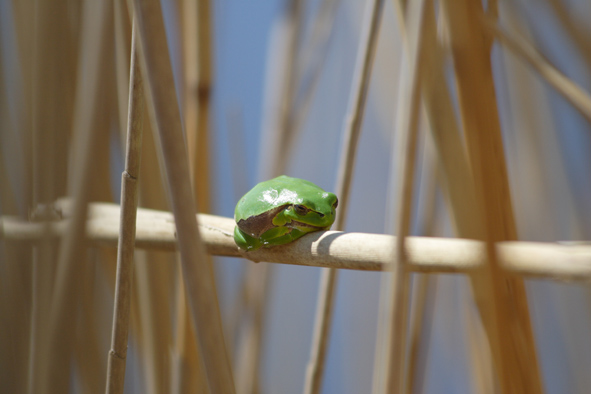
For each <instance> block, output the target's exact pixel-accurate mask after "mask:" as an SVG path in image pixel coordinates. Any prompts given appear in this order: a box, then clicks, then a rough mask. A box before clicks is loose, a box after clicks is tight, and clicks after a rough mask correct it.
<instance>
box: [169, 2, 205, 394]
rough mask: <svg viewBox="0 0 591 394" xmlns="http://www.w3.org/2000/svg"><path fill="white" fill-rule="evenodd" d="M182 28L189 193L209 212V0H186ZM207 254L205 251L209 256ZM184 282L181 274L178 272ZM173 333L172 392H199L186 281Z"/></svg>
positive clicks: (199, 370)
mask: <svg viewBox="0 0 591 394" xmlns="http://www.w3.org/2000/svg"><path fill="white" fill-rule="evenodd" d="M179 5H180V6H181V7H182V10H183V11H182V17H181V18H180V22H181V28H182V31H181V33H182V36H181V37H182V38H181V41H182V48H183V50H182V53H181V55H182V63H183V76H184V83H183V88H182V89H183V102H182V105H183V115H184V120H185V130H186V132H185V134H186V137H187V146H188V152H189V163H190V170H191V181H192V182H193V192H194V194H195V196H196V199H197V201H198V204H199V205H198V206H197V210H198V211H199V212H209V211H210V195H209V191H210V190H211V187H210V181H209V109H210V100H211V90H212V88H211V85H212V79H213V78H212V74H213V71H212V48H211V47H212V43H213V36H212V28H211V11H210V8H211V4H210V1H209V0H205V1H201V0H184V1H182V2H179ZM208 258H209V256H208ZM178 278H179V279H180V281H181V283H182V274H180V272H179V275H178ZM176 293H177V294H176V296H175V300H176V335H175V350H174V353H173V357H174V363H173V366H172V368H171V374H172V379H171V382H172V388H171V392H172V393H184V392H191V393H197V392H203V391H206V390H207V383H206V379H205V376H204V375H203V366H202V365H200V362H201V360H200V359H199V354H198V352H199V350H198V348H197V342H196V340H195V337H194V335H193V329H192V327H191V320H190V318H189V314H190V311H189V309H188V308H189V307H188V303H187V299H186V294H187V293H186V291H185V286H184V285H179V286H177V288H176Z"/></svg>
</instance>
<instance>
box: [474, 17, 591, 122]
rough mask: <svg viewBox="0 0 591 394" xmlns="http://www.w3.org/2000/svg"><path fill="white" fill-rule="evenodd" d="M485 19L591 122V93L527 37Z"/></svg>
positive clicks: (504, 40)
mask: <svg viewBox="0 0 591 394" xmlns="http://www.w3.org/2000/svg"><path fill="white" fill-rule="evenodd" d="M484 21H485V22H484V23H485V25H486V27H487V28H488V29H489V30H490V31H491V32H492V33H493V34H494V36H495V37H496V38H498V39H499V40H500V42H501V43H503V45H505V46H507V47H508V48H509V49H510V50H511V51H512V52H513V53H515V54H516V55H517V56H518V57H519V58H521V59H523V60H525V61H526V62H527V63H528V64H529V65H530V66H531V67H533V68H534V70H536V71H537V72H538V73H539V74H540V76H542V77H543V78H544V80H545V81H546V82H548V84H550V86H552V87H553V88H554V89H556V91H557V92H558V93H560V94H562V96H563V97H564V98H565V99H567V100H568V102H570V103H571V104H572V105H573V107H575V108H576V109H577V110H578V111H579V113H580V114H581V115H583V116H584V117H585V118H586V119H587V121H589V122H591V95H589V93H587V92H585V91H584V90H583V89H581V87H580V86H579V85H577V84H576V83H574V82H573V81H572V80H570V79H569V78H568V77H566V76H565V75H564V74H562V73H561V72H560V71H558V70H557V69H556V68H555V67H554V66H553V65H552V64H550V63H549V62H548V60H546V59H545V58H544V57H543V56H542V55H541V54H540V53H539V52H538V50H537V49H536V48H535V47H534V46H533V45H531V44H530V43H529V42H528V41H527V40H526V39H525V38H523V37H521V36H519V35H517V34H510V33H508V32H506V31H505V30H504V29H503V28H502V27H501V26H499V24H498V23H497V22H496V21H494V20H492V19H490V18H484Z"/></svg>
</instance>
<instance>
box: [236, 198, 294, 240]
mask: <svg viewBox="0 0 591 394" xmlns="http://www.w3.org/2000/svg"><path fill="white" fill-rule="evenodd" d="M288 205H290V204H285V205H281V206H279V207H277V208H273V209H270V210H268V211H267V212H263V213H261V214H260V215H256V216H251V217H249V218H246V219H241V220H239V221H238V222H237V223H236V224H237V225H238V228H239V229H240V230H242V231H244V232H245V233H247V234H248V235H250V236H251V237H254V238H260V236H261V235H262V234H264V233H265V231H267V230H270V229H272V228H273V227H277V226H275V225H274V224H273V218H274V217H275V216H277V214H278V213H279V212H281V211H282V210H283V209H285V207H287V206H288Z"/></svg>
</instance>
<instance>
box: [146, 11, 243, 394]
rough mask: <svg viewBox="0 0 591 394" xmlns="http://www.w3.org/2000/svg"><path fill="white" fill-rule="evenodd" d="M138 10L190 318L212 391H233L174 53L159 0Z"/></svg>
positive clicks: (150, 104) (150, 101) (151, 113)
mask: <svg viewBox="0 0 591 394" xmlns="http://www.w3.org/2000/svg"><path fill="white" fill-rule="evenodd" d="M134 11H135V15H136V18H137V26H138V34H139V38H140V46H141V49H142V55H143V57H142V71H143V75H144V78H145V79H146V81H147V83H146V91H147V93H148V94H147V96H148V97H149V99H148V104H149V105H148V108H149V111H150V115H151V119H152V124H153V125H154V126H155V129H156V130H157V132H158V136H159V141H160V145H161V148H162V154H163V159H164V167H165V170H166V176H167V180H168V189H169V192H170V197H171V202H172V210H173V213H174V218H175V223H176V227H177V235H178V244H179V250H180V254H181V266H182V270H183V279H184V281H185V286H186V290H187V296H188V299H189V306H190V311H191V320H192V322H193V326H194V327H195V330H196V334H197V338H198V342H199V344H200V349H201V358H202V360H203V364H204V366H205V372H206V376H207V380H208V383H209V387H210V390H211V391H212V392H215V393H234V392H235V389H234V382H233V377H232V371H231V368H230V363H229V361H228V358H227V355H226V349H225V344H224V337H223V332H222V324H221V318H220V311H219V306H218V301H217V293H216V287H215V278H214V273H213V267H212V265H211V263H210V262H209V261H208V259H207V258H206V256H205V249H204V246H203V244H202V242H201V239H200V237H199V230H198V227H197V222H196V220H195V201H194V197H193V191H192V187H191V182H190V174H189V163H188V159H187V152H186V150H185V146H184V142H183V141H184V137H183V130H182V123H181V118H180V112H179V106H178V102H177V98H176V92H175V90H174V79H173V74H172V68H171V65H170V60H169V59H168V57H166V56H162V54H163V53H164V54H166V53H169V52H168V44H167V42H166V32H165V28H164V21H163V19H162V11H161V6H160V2H159V1H158V0H149V1H140V0H136V1H135V2H134Z"/></svg>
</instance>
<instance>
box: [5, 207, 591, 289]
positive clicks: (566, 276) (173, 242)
mask: <svg viewBox="0 0 591 394" xmlns="http://www.w3.org/2000/svg"><path fill="white" fill-rule="evenodd" d="M59 206H60V208H61V209H62V211H63V212H64V215H66V217H68V216H70V215H71V213H72V212H71V208H69V207H68V204H66V203H64V202H61V203H60V204H59ZM198 221H199V227H200V230H201V234H202V238H203V241H204V243H205V245H206V247H207V252H208V253H209V254H213V255H217V256H228V257H244V258H246V259H248V260H251V261H254V262H261V261H265V262H270V263H280V264H293V265H302V266H308V267H328V268H337V269H352V270H361V271H387V270H388V268H387V267H388V265H390V264H391V263H392V256H391V253H390V252H391V245H392V243H393V242H395V240H394V237H392V236H389V235H384V234H370V233H348V232H341V231H321V232H315V233H310V234H308V235H306V236H305V237H302V239H301V240H298V241H297V242H294V243H293V244H290V245H285V246H279V247H274V248H270V249H259V250H257V251H254V252H244V251H241V250H240V249H239V248H238V247H237V246H236V243H235V242H234V238H233V230H234V226H235V225H236V223H235V222H234V220H233V219H232V218H226V217H221V216H215V215H206V214H199V215H198ZM44 226H46V225H45V224H41V223H28V222H22V221H20V220H19V219H17V218H13V217H6V216H5V217H2V218H1V220H0V239H5V240H7V241H17V240H18V241H29V242H34V243H37V242H38V240H39V239H40V238H41V237H42V236H43V227H44ZM67 226H68V223H67V221H61V222H57V223H54V224H50V225H47V227H48V231H50V234H51V236H55V237H58V236H61V235H63V234H64V232H65V230H66V228H67ZM86 229H87V230H86V231H87V237H88V239H89V241H90V242H93V243H94V244H95V245H97V246H100V245H103V246H105V247H115V246H116V245H117V242H118V236H119V206H118V205H115V204H110V203H93V204H90V207H89V220H88V222H87V225H86ZM135 241H136V247H137V248H140V249H146V250H153V251H173V250H176V248H177V246H178V245H177V238H176V233H175V225H174V217H173V215H172V214H171V213H170V212H163V211H155V210H151V209H144V208H139V209H138V216H137V228H136V240H135ZM495 247H496V250H497V255H498V261H499V263H500V265H501V267H502V268H503V269H504V270H506V271H507V272H508V273H511V274H514V275H516V276H524V277H531V278H540V279H550V280H556V281H572V282H591V244H589V242H585V241H581V242H576V241H571V242H562V243H552V242H547V243H544V242H524V241H505V242H497V243H495ZM406 249H407V253H408V265H409V269H410V270H411V271H412V272H422V273H441V274H444V273H448V274H451V273H455V274H458V273H463V274H468V273H471V272H475V271H477V270H478V269H480V268H481V267H482V266H483V265H484V264H485V260H486V247H485V243H484V242H482V241H477V240H470V239H460V238H435V237H414V236H410V237H407V247H406ZM557 262H559V264H557Z"/></svg>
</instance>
